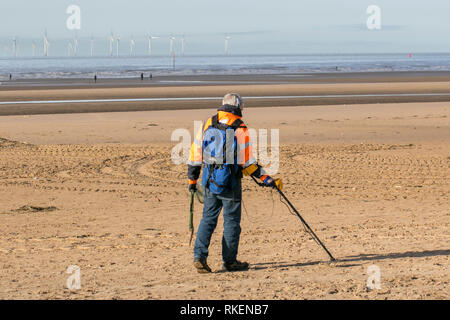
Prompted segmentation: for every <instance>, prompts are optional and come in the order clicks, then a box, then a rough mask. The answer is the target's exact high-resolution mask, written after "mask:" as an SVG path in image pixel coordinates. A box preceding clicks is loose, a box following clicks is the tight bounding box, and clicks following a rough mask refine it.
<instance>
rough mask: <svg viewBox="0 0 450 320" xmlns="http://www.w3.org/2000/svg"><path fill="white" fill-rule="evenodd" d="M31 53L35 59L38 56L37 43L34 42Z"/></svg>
mask: <svg viewBox="0 0 450 320" xmlns="http://www.w3.org/2000/svg"><path fill="white" fill-rule="evenodd" d="M31 52H32V55H33V57H35V56H36V43H35V42H34V41H33V43H32V44H31Z"/></svg>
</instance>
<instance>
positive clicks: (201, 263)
mask: <svg viewBox="0 0 450 320" xmlns="http://www.w3.org/2000/svg"><path fill="white" fill-rule="evenodd" d="M222 104H223V105H222V106H221V107H220V108H219V109H218V110H217V111H218V112H217V114H215V115H214V116H212V117H211V118H209V119H208V120H207V121H206V123H204V125H203V126H202V127H201V128H200V129H199V131H198V132H197V134H196V136H195V139H194V142H193V143H192V146H191V152H190V156H189V163H188V180H189V191H190V192H196V191H197V180H198V178H199V176H200V171H201V168H202V165H203V175H202V185H203V188H204V207H203V216H202V219H201V221H200V225H199V227H198V231H197V237H196V241H195V245H194V266H195V268H196V269H197V271H198V272H199V273H209V272H211V268H210V267H209V266H208V264H207V257H208V247H209V244H210V241H211V237H212V234H213V232H214V230H215V228H216V226H217V220H218V217H219V214H220V211H221V210H222V208H223V219H224V230H223V237H222V260H223V269H224V270H225V271H240V270H246V269H248V267H249V264H248V263H247V262H240V261H238V260H237V254H238V246H239V237H240V233H241V227H240V222H241V199H242V185H241V179H242V177H243V175H246V176H250V175H251V176H253V177H255V178H259V179H260V180H261V181H262V182H263V183H264V184H265V185H267V186H275V185H276V186H277V187H278V188H280V189H281V188H282V182H281V179H277V180H276V181H275V180H274V179H272V178H271V177H270V176H269V175H267V174H266V173H265V171H264V169H263V168H262V167H261V166H260V165H258V163H257V161H256V159H255V157H254V156H253V150H252V144H251V142H250V136H249V132H248V129H247V127H246V126H245V124H244V122H243V121H242V111H243V109H244V101H243V99H242V98H241V97H240V96H239V95H238V94H235V93H228V94H226V95H225V96H224V98H223V101H222ZM230 129H231V130H230ZM214 130H216V132H214ZM217 130H221V131H222V132H226V135H227V137H226V139H225V140H227V141H230V140H229V139H228V134H229V132H230V131H231V132H234V142H235V144H234V145H235V146H236V148H235V149H233V151H234V156H233V157H234V159H233V163H232V164H229V163H227V161H226V160H225V159H224V158H222V159H223V160H225V161H223V162H221V163H219V162H218V161H217V160H218V159H219V157H214V156H217V150H213V151H211V142H212V144H213V145H217V144H216V142H217V139H216V140H215V138H217V137H218V134H220V132H218V131H217ZM211 132H212V133H211ZM222 140H224V139H222ZM218 147H219V148H220V150H219V151H220V154H221V157H225V155H224V154H223V153H227V152H226V151H225V152H222V150H224V149H222V146H218ZM229 147H230V144H228V143H227V144H226V147H225V148H228V149H230V148H229ZM213 148H214V147H213ZM216 149H218V148H216ZM207 155H209V156H211V155H212V156H213V157H212V158H211V157H209V158H208V159H206V158H207V157H206V156H207ZM211 159H214V160H213V161H211ZM222 159H219V160H222ZM228 159H229V158H228V157H227V160H228Z"/></svg>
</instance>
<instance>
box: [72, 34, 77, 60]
mask: <svg viewBox="0 0 450 320" xmlns="http://www.w3.org/2000/svg"><path fill="white" fill-rule="evenodd" d="M73 55H74V57H76V56H77V55H78V38H74V39H73Z"/></svg>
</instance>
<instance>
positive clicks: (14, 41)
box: [13, 37, 17, 57]
mask: <svg viewBox="0 0 450 320" xmlns="http://www.w3.org/2000/svg"><path fill="white" fill-rule="evenodd" d="M13 56H14V57H17V37H14V38H13Z"/></svg>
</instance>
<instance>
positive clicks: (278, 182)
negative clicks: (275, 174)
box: [263, 176, 283, 190]
mask: <svg viewBox="0 0 450 320" xmlns="http://www.w3.org/2000/svg"><path fill="white" fill-rule="evenodd" d="M263 182H264V184H265V185H266V186H268V187H272V188H275V187H277V188H278V189H280V190H282V189H283V182H282V181H281V179H277V180H273V178H272V177H270V176H267V177H266V178H264V180H263Z"/></svg>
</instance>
